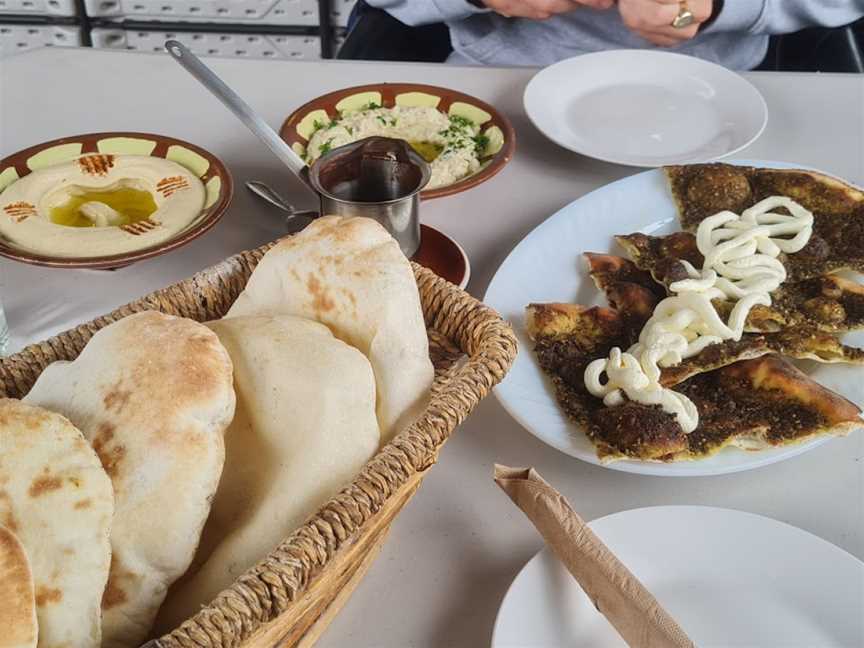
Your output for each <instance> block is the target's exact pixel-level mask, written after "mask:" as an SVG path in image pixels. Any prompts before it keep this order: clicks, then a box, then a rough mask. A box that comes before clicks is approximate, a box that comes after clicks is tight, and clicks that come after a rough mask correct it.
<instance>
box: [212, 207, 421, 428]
mask: <svg viewBox="0 0 864 648" xmlns="http://www.w3.org/2000/svg"><path fill="white" fill-rule="evenodd" d="M242 315H295V316H297V317H305V318H308V319H311V320H315V321H316V322H321V323H322V324H326V325H327V326H328V327H329V328H330V330H331V331H332V332H333V334H334V335H335V336H336V337H337V338H339V339H340V340H342V341H343V342H347V343H348V344H350V345H351V346H354V347H357V348H358V349H360V351H362V352H363V354H364V355H365V356H366V357H367V358H369V362H371V363H372V370H373V371H374V372H375V383H376V385H377V388H378V391H377V393H378V396H377V398H378V400H377V412H378V422H379V423H380V427H381V437H382V441H385V442H386V441H389V440H390V439H391V438H392V437H393V436H395V435H396V434H397V433H398V432H399V431H401V430H403V429H404V428H405V427H407V426H408V425H410V424H411V423H412V422H413V421H414V420H415V419H416V418H417V417H418V416H419V415H420V413H421V412H422V411H423V409H424V408H425V407H426V404H427V402H428V398H429V393H430V390H431V388H432V379H433V373H434V370H433V368H432V363H431V361H430V360H429V341H428V338H427V336H426V326H425V324H424V322H423V311H422V309H421V307H420V296H419V294H418V292H417V283H416V282H415V280H414V274H413V272H412V271H411V265H410V264H409V263H408V260H407V259H406V258H405V256H404V255H403V254H402V252H401V251H400V250H399V245H398V244H397V243H396V241H395V240H394V239H393V237H392V236H390V234H388V233H387V231H386V230H385V229H384V228H383V227H381V225H379V224H378V223H376V222H375V221H373V220H372V219H370V218H340V217H337V216H327V217H324V218H319V219H317V220H315V221H313V222H312V224H311V225H309V226H308V227H307V228H306V229H304V230H303V231H302V232H300V233H299V234H297V235H296V236H292V237H290V238H286V239H283V240H282V241H280V242H279V243H278V244H276V245H275V246H274V247H273V248H272V249H271V250H270V251H269V252H267V254H266V255H264V258H263V259H261V262H260V263H259V264H258V267H257V268H256V269H255V271H254V272H253V273H252V276H251V277H250V278H249V282H248V283H247V285H246V289H245V290H244V291H243V292H242V293H241V294H240V296H239V297H238V298H237V301H236V302H235V303H234V305H233V306H232V307H231V310H229V311H228V314H227V315H226V317H238V316H242Z"/></svg>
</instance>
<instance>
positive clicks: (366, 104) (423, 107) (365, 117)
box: [279, 83, 516, 200]
mask: <svg viewBox="0 0 864 648" xmlns="http://www.w3.org/2000/svg"><path fill="white" fill-rule="evenodd" d="M279 134H280V135H281V136H282V139H283V140H285V141H286V142H287V143H288V144H289V145H290V146H291V148H292V149H294V152H295V153H297V154H298V155H300V157H302V158H303V159H304V160H305V161H306V163H307V164H309V165H311V164H314V163H315V161H316V160H317V159H318V158H319V157H321V156H322V155H324V154H325V153H327V152H328V151H329V150H331V149H334V148H337V147H339V146H343V145H345V144H350V143H351V142H355V141H357V140H360V139H363V138H365V137H371V136H373V135H378V136H383V137H392V138H396V139H403V140H406V141H407V142H408V143H409V144H410V145H411V146H412V147H413V148H414V149H415V150H416V151H417V152H418V153H420V155H422V156H423V157H424V158H425V159H426V161H427V162H429V165H430V167H431V169H432V176H431V178H430V180H429V183H428V184H427V185H426V188H425V189H424V190H423V191H422V192H421V194H420V195H421V197H422V198H424V199H427V200H428V199H429V198H438V197H440V196H448V195H450V194H454V193H458V192H460V191H464V190H466V189H470V188H471V187H474V186H476V185H478V184H480V183H481V182H484V181H486V180H488V179H489V178H491V177H492V176H494V175H495V174H496V173H498V172H499V171H500V170H501V169H502V168H503V167H504V165H506V164H507V163H508V162H509V161H510V159H511V158H512V157H513V152H514V151H515V148H516V133H515V131H514V130H513V126H512V124H511V123H510V120H508V119H507V117H505V116H504V115H503V114H501V113H500V112H498V111H497V110H496V109H495V108H494V107H492V106H490V105H489V104H487V103H486V102H484V101H481V100H479V99H477V98H475V97H472V96H470V95H467V94H464V93H462V92H458V91H456V90H450V89H448V88H441V87H438V86H432V85H424V84H420V83H376V84H371V85H363V86H356V87H353V88H345V89H343V90H337V91H335V92H331V93H329V94H325V95H322V96H320V97H318V98H317V99H313V100H312V101H309V102H307V103H305V104H303V105H302V106H300V107H299V108H298V109H297V110H295V111H294V112H293V113H291V114H290V115H289V116H288V118H287V119H286V120H285V122H284V123H283V124H282V128H281V130H280V131H279Z"/></svg>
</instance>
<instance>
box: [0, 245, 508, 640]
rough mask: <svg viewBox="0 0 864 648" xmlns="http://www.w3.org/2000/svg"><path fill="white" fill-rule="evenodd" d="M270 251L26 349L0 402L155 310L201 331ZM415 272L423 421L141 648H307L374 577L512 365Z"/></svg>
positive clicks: (486, 334) (487, 333) (451, 295)
mask: <svg viewBox="0 0 864 648" xmlns="http://www.w3.org/2000/svg"><path fill="white" fill-rule="evenodd" d="M269 247H270V246H269V245H267V246H263V247H261V248H258V249H255V250H251V251H248V252H243V253H241V254H238V255H235V256H233V257H230V258H228V259H226V260H225V261H223V262H221V263H220V264H218V265H216V266H213V267H211V268H209V269H207V270H204V271H202V272H200V273H198V274H196V275H194V276H193V277H191V278H189V279H186V280H184V281H181V282H179V283H177V284H174V285H172V286H169V287H168V288H165V289H162V290H159V291H156V292H153V293H151V294H149V295H147V296H145V297H143V298H141V299H139V300H136V301H134V302H132V303H130V304H127V305H126V306H122V307H120V308H118V309H117V310H115V311H113V312H111V313H109V314H107V315H104V316H102V317H99V318H97V319H95V320H93V321H91V322H87V323H85V324H82V325H80V326H78V327H76V328H74V329H72V330H69V331H66V332H64V333H61V334H59V335H57V336H55V337H53V338H50V339H48V340H45V341H44V342H39V343H37V344H33V345H31V346H28V347H27V348H25V349H23V350H22V351H21V352H20V353H17V354H15V355H12V356H9V357H8V358H4V359H2V360H0V396H9V397H14V398H20V397H22V396H24V395H25V394H26V393H27V391H28V390H29V389H30V387H31V386H32V385H33V383H34V382H35V381H36V379H37V378H38V376H39V374H40V373H41V372H42V370H43V369H45V367H47V366H48V365H49V364H51V363H52V362H55V361H57V360H72V359H74V358H75V357H77V355H78V354H79V353H80V352H81V350H82V349H83V348H84V346H85V344H86V343H87V341H88V340H89V339H90V337H91V336H92V335H93V334H94V333H95V332H96V331H97V330H99V329H100V328H102V327H104V326H106V325H108V324H110V323H111V322H114V321H116V320H118V319H121V318H122V317H125V316H126V315H129V314H131V313H134V312H138V311H142V310H157V311H161V312H163V313H167V314H171V315H179V316H182V317H188V318H190V319H193V320H196V321H199V322H205V321H208V320H212V319H217V318H219V317H221V316H222V315H224V314H225V313H226V312H227V311H228V309H229V307H230V306H231V304H232V303H233V302H234V300H235V299H236V298H237V296H238V295H239V294H240V292H241V291H242V290H243V288H244V286H245V285H246V281H247V280H248V278H249V276H250V274H251V273H252V270H253V269H254V267H255V265H256V264H257V263H258V261H259V260H260V259H261V257H262V256H263V255H264V253H265V252H266V251H267V249H269ZM412 265H413V270H414V275H415V278H416V280H417V286H418V289H419V292H420V300H421V303H422V307H423V314H424V317H425V321H426V327H427V331H428V334H429V347H430V355H431V358H432V361H433V364H434V365H435V383H434V385H433V388H432V399H431V402H430V404H429V406H428V407H427V409H426V410H425V412H424V413H423V414H422V415H421V417H420V418H419V419H418V420H417V421H416V422H415V423H414V424H413V425H412V426H411V427H410V428H408V429H407V430H405V431H403V432H402V433H400V434H399V435H398V436H397V437H396V438H395V439H393V440H392V441H391V442H390V443H388V444H387V445H385V446H384V447H382V448H381V449H380V450H379V452H378V453H377V454H376V455H375V457H373V458H372V459H371V460H370V461H369V463H368V464H367V465H366V466H365V467H364V469H363V471H362V472H361V473H360V474H359V475H358V476H357V477H356V478H355V479H354V481H353V482H352V483H351V484H350V485H346V486H345V487H344V488H343V489H342V491H341V492H340V493H339V494H338V495H336V496H335V497H333V498H332V499H331V500H330V501H329V502H328V503H327V504H325V505H324V506H323V507H322V508H321V509H319V510H318V511H317V512H316V513H315V514H314V515H313V516H312V517H310V518H309V519H308V520H307V522H306V523H305V524H304V525H303V526H302V527H300V528H299V529H297V530H296V531H294V533H292V534H291V535H290V536H289V537H287V538H286V539H285V540H283V542H282V543H281V544H280V545H279V546H278V547H276V548H275V549H274V550H273V551H272V552H271V553H270V554H269V555H267V556H262V559H261V561H260V562H259V563H258V564H257V565H255V566H253V567H252V568H250V569H249V570H247V572H246V573H244V574H243V575H242V576H241V577H240V578H238V579H237V581H235V583H234V584H233V585H232V586H231V587H230V588H229V589H227V590H225V591H223V592H222V593H220V594H219V595H218V596H217V597H216V598H215V599H214V600H213V601H211V602H210V603H209V604H208V605H206V606H204V607H203V608H202V609H201V611H200V612H198V613H197V614H196V615H195V616H194V617H192V618H191V619H188V620H187V621H185V622H184V623H183V624H182V625H181V626H180V627H179V628H177V629H175V630H173V631H172V632H171V633H169V634H167V635H165V636H162V637H160V638H158V639H156V640H154V641H151V642H149V643H148V644H147V646H148V648H156V646H158V647H159V648H179V647H184V648H185V647H188V648H193V647H194V648H234V647H239V646H242V647H243V648H253V647H254V648H258V647H261V648H263V647H264V646H266V647H267V648H270V647H271V646H275V645H279V646H298V647H299V646H303V647H308V646H311V645H312V644H313V643H314V642H315V640H316V639H317V637H318V636H319V635H320V634H321V632H323V630H324V629H325V628H326V626H327V623H329V621H330V620H331V619H332V617H333V616H334V615H335V613H336V612H337V611H338V609H339V608H340V607H341V605H342V604H343V603H344V602H345V600H346V599H347V598H348V595H349V594H350V592H351V591H352V590H353V588H354V587H355V586H356V585H357V583H358V582H359V580H360V579H361V578H362V576H363V574H364V573H365V571H366V570H367V569H368V567H369V566H370V564H371V562H372V560H373V559H374V556H375V555H376V554H377V551H378V549H380V546H381V544H382V543H383V540H384V538H385V536H386V534H387V531H388V530H389V526H390V522H392V520H393V518H395V516H396V515H397V514H398V512H399V511H400V510H401V508H402V507H403V506H404V505H405V503H407V502H408V500H409V499H410V498H411V496H412V495H413V494H414V492H415V491H416V489H417V488H418V486H419V485H420V482H421V480H422V478H423V476H424V475H425V473H426V471H427V470H428V469H429V468H430V467H431V466H432V465H433V464H434V463H435V462H436V460H437V457H438V452H439V450H440V448H441V446H442V445H443V444H444V442H445V441H446V440H447V438H448V437H449V436H450V434H451V433H452V432H453V430H454V429H455V428H456V426H458V425H459V424H460V423H461V422H462V421H463V420H464V419H465V418H466V417H467V416H468V414H470V413H471V411H472V410H473V409H474V408H475V407H476V406H477V404H478V403H479V402H480V400H481V399H482V398H484V397H485V396H486V395H487V394H488V393H489V391H490V389H491V388H492V387H493V386H494V385H495V384H497V383H498V382H499V381H500V380H501V379H502V378H503V377H504V375H505V374H506V372H507V371H508V369H509V368H510V365H511V364H512V362H513V359H514V358H515V356H516V339H515V337H514V335H513V332H512V329H511V328H510V326H509V325H508V324H507V323H506V322H504V321H503V320H502V319H501V317H500V316H499V315H498V314H497V313H495V312H494V311H493V310H491V309H490V308H488V307H486V306H484V305H483V304H481V303H480V302H479V301H477V300H476V299H474V298H473V297H471V296H470V295H468V294H467V293H465V292H463V291H461V290H459V289H458V288H457V287H456V286H454V285H452V284H450V283H449V282H447V281H445V280H444V279H441V278H440V277H438V276H437V275H435V274H434V273H432V272H431V271H429V270H427V269H425V268H423V267H421V266H419V265H416V264H412Z"/></svg>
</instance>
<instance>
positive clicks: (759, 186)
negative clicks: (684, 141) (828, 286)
mask: <svg viewBox="0 0 864 648" xmlns="http://www.w3.org/2000/svg"><path fill="white" fill-rule="evenodd" d="M664 171H665V173H666V177H667V179H668V181H669V187H670V190H671V192H672V197H673V200H674V201H675V205H676V207H677V208H678V219H679V221H680V222H681V227H682V228H684V229H685V230H687V231H690V232H694V231H696V228H697V227H698V226H699V223H701V222H702V220H703V219H705V218H706V217H708V216H711V215H713V214H716V213H717V212H720V211H724V210H730V211H733V212H735V213H739V214H740V213H741V212H742V211H743V210H745V209H747V208H748V207H751V206H753V205H755V204H756V203H757V202H759V201H760V200H762V199H764V198H767V197H769V196H776V195H781V196H788V197H789V198H792V199H793V200H795V201H796V202H798V203H800V204H801V205H803V206H804V207H806V208H807V209H809V210H810V211H812V212H813V216H814V222H813V235H812V236H811V237H810V241H809V242H808V243H807V245H806V246H805V247H804V249H803V250H801V251H799V252H796V253H795V254H792V255H788V256H786V255H783V256H781V261H782V262H783V263H784V265H786V267H787V270H788V271H789V279H790V281H800V280H802V279H810V278H813V277H818V276H821V275H824V274H828V273H831V272H837V271H839V270H854V271H857V272H864V193H862V191H861V190H859V189H857V188H855V187H852V186H850V185H848V184H846V183H844V182H841V181H840V180H838V179H836V178H832V177H830V176H827V175H824V174H822V173H817V172H815V171H804V170H800V169H794V170H790V169H760V168H756V167H747V166H734V165H731V164H721V163H711V164H691V165H686V166H669V167H665V168H664Z"/></svg>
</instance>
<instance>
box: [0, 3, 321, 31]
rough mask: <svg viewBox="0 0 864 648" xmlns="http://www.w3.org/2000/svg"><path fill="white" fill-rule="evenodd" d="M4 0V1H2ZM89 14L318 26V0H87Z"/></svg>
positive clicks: (185, 20) (110, 17) (107, 16)
mask: <svg viewBox="0 0 864 648" xmlns="http://www.w3.org/2000/svg"><path fill="white" fill-rule="evenodd" d="M0 1H2V0H0ZM84 7H85V8H86V11H87V15H88V16H90V17H91V18H97V19H109V20H112V21H114V20H118V21H119V20H134V21H145V20H146V21H155V22H171V23H176V22H196V23H230V24H234V25H259V26H261V27H264V26H266V25H280V26H288V25H291V26H297V27H309V26H317V25H318V22H319V20H318V0H84Z"/></svg>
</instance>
